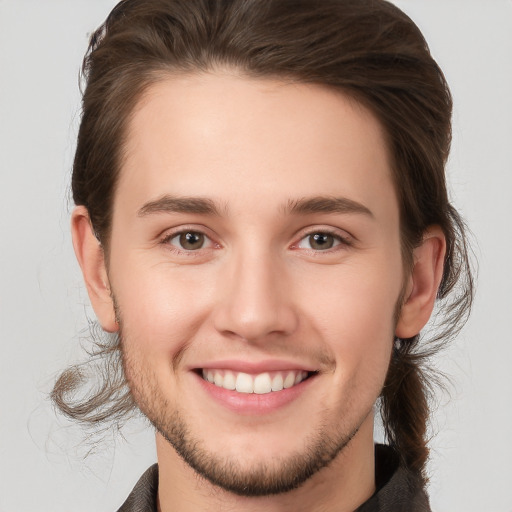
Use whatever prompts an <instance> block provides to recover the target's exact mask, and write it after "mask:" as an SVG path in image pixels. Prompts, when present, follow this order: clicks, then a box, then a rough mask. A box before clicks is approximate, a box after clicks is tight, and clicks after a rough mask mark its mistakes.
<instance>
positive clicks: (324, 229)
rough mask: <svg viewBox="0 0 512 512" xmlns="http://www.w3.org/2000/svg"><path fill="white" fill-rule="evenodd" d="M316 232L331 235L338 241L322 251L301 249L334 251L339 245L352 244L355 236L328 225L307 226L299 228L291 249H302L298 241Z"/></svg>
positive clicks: (346, 245) (348, 245)
mask: <svg viewBox="0 0 512 512" xmlns="http://www.w3.org/2000/svg"><path fill="white" fill-rule="evenodd" d="M317 233H323V234H326V235H331V236H333V237H334V238H336V239H337V240H338V241H339V242H340V243H339V244H336V245H335V246H334V247H331V248H330V249H325V250H323V251H319V250H315V249H303V250H306V251H307V250H309V251H313V252H315V253H321V252H325V253H328V252H329V251H335V250H336V248H338V247H339V246H340V245H341V246H345V247H350V246H352V245H354V241H355V238H354V237H353V236H352V235H350V234H349V233H348V232H347V231H345V230H341V229H339V228H334V227H328V226H321V225H318V226H308V227H307V228H303V229H301V231H300V232H299V233H298V234H297V236H296V237H295V240H296V242H294V243H293V244H292V245H291V248H292V249H302V248H301V247H299V244H300V242H302V241H303V240H304V239H305V238H307V237H309V236H311V235H315V234H317Z"/></svg>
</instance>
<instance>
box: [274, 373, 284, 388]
mask: <svg viewBox="0 0 512 512" xmlns="http://www.w3.org/2000/svg"><path fill="white" fill-rule="evenodd" d="M282 389H283V376H282V375H281V374H280V373H278V374H277V375H276V376H275V377H274V378H273V379H272V391H281V390H282Z"/></svg>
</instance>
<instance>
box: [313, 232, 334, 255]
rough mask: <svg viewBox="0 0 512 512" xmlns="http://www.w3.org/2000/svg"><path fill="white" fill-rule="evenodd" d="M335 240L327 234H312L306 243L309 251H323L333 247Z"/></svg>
mask: <svg viewBox="0 0 512 512" xmlns="http://www.w3.org/2000/svg"><path fill="white" fill-rule="evenodd" d="M335 241H336V240H335V238H334V236H333V235H331V234H329V233H313V234H312V235H309V236H308V242H309V246H310V247H311V249H314V250H315V251H325V250H326V249H331V248H332V247H334V243H335Z"/></svg>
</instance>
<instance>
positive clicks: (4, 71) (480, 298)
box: [0, 0, 512, 512]
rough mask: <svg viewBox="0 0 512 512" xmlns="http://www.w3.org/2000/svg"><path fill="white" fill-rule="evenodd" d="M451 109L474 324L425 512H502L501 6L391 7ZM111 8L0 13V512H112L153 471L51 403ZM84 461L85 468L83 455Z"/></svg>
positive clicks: (505, 507)
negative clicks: (74, 216)
mask: <svg viewBox="0 0 512 512" xmlns="http://www.w3.org/2000/svg"><path fill="white" fill-rule="evenodd" d="M396 3H397V4H398V5H399V6H400V7H402V8H403V9H404V10H405V11H406V12H407V13H408V14H409V15H410V16H411V17H412V18H413V19H414V20H415V21H416V23H417V24H418V25H419V26H420V28H421V29H422V30H423V31H424V34H425V36H426V38H427V40H428V41H429V43H430V46H431V50H432V53H433V55H434V57H435V58H436V59H437V60H438V62H439V63H440V65H441V67H442V68H443V69H444V71H445V74H446V77H447V79H448V82H449V84H450V86H451V89H452V92H453V96H454V101H455V113H454V140H453V150H452V154H451V158H450V161H449V165H448V180H449V182H450V184H451V189H452V199H453V201H454V203H455V205H456V206H457V207H458V208H459V209H460V210H461V212H462V213H463V215H464V216H465V218H466V220H467V222H468V224H469V225H470V227H471V229H472V231H473V233H474V238H475V239H476V242H475V252H476V255H477V257H478V260H479V265H480V270H479V278H478V293H477V298H476V302H475V307H474V312H473V316H472V318H471V320H470V322H469V323H468V324H467V326H466V328H465V329H464V331H463V332H462V334H461V336H460V337H459V338H458V339H457V340H456V342H455V343H454V344H453V345H452V346H451V348H449V349H448V350H447V351H445V352H444V353H443V354H442V356H441V357H439V358H438V359H437V360H436V364H437V365H438V366H439V368H440V369H441V370H443V371H444V372H445V373H447V374H448V375H449V376H450V378H451V381H452V386H451V388H450V389H451V393H450V395H448V394H446V393H443V394H440V395H439V397H438V402H439V406H438V408H437V410H436V411H435V413H434V420H433V424H432V429H433V438H432V441H431V446H432V459H431V461H430V464H429V470H430V474H431V484H430V489H429V490H430V494H431V501H432V506H433V509H434V511H437V512H512V469H511V464H512V462H511V461H512V443H511V435H510V434H511V429H512V410H511V405H512V371H511V366H512V339H511V334H510V331H511V330H510V323H511V321H512V300H511V290H512V258H511V253H512V228H511V223H512V222H511V221H512V206H511V204H512V201H511V191H512V1H510V0H401V1H398V0H397V2H396ZM113 5H114V1H113V0H60V1H59V0H0V343H1V346H0V512H36V511H38V512H70V511H72V512H81V511H83V512H86V511H92V510H94V511H98V512H102V511H104V512H110V511H113V510H117V507H118V506H119V505H120V504H121V503H122V502H123V500H124V498H125V497H126V496H127V494H128V493H129V491H130V489H131V488H132V486H133V484H134V482H135V481H136V480H137V479H138V477H139V476H140V474H141V473H142V472H143V471H144V470H145V469H146V468H147V467H148V466H149V465H150V464H151V463H152V462H153V461H154V460H155V453H154V446H153V434H152V432H151V430H150V429H148V428H146V427H145V425H144V422H143V421H136V422H134V423H133V424H132V425H130V427H129V428H128V429H127V430H126V432H125V439H123V438H121V436H120V435H115V434H114V435H109V436H108V437H107V439H106V440H104V441H103V442H99V444H96V445H94V444H93V441H94V440H91V442H90V443H89V444H84V442H83V433H82V432H81V431H80V429H78V428H76V427H74V426H73V425H71V424H70V423H68V422H67V421H66V420H64V419H63V418H61V417H57V416H56V415H55V414H54V412H53V410H52V407H51V404H50V403H49V400H48V398H47V395H48V393H49V391H50V389H51V386H52V383H53V381H54V379H55V376H56V375H57V373H58V370H59V369H62V368H63V367H65V366H66V365H67V364H69V363H72V362H74V361H76V360H78V359H79V358H80V357H83V353H82V352H81V349H80V339H81V337H83V336H84V335H86V332H84V329H86V327H87V317H89V318H92V316H93V315H92V312H91V310H90V308H89V306H88V299H87V296H86V293H85V289H84V287H83V285H82V281H81V276H80V274H79V271H78V266H77V264H76V263H75V260H74V256H73V254H72V249H71V243H70V235H69V227H68V225H69V212H70V209H71V202H70V199H69V190H68V189H69V178H70V169H71V162H72V157H73V150H74V144H75V138H76V132H77V123H78V118H79V100H80V98H79V92H78V82H77V77H78V70H79V66H80V63H81V58H82V56H83V53H84V51H85V49H86V46H87V40H88V34H89V33H90V32H91V31H92V30H93V29H94V28H95V27H96V26H98V25H99V24H100V23H101V22H102V21H103V19H104V18H105V16H106V15H107V13H108V12H109V11H110V9H111V8H112V7H113ZM88 450H92V453H91V455H90V456H89V457H88V458H87V459H85V460H84V459H83V455H84V454H85V453H86V452H87V451H88Z"/></svg>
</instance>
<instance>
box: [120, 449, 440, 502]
mask: <svg viewBox="0 0 512 512" xmlns="http://www.w3.org/2000/svg"><path fill="white" fill-rule="evenodd" d="M375 481H376V487H377V490H376V492H375V494H374V495H373V496H372V497H371V498H370V499H369V500H368V501H366V502H365V503H363V504H362V505H361V506H360V507H359V508H358V509H357V510H356V511H354V512H431V510H430V505H429V503H428V498H427V495H426V493H425V491H424V489H423V484H422V481H421V478H420V477H419V476H418V475H415V474H414V473H412V472H410V471H408V470H406V469H404V468H401V467H399V464H398V458H397V457H396V455H395V453H394V452H393V450H391V448H389V447H387V446H383V445H376V447H375ZM157 490H158V465H157V464H155V465H153V466H151V467H150V468H149V469H148V470H147V471H146V472H145V473H144V474H143V475H142V477H141V478H140V480H139V481H138V482H137V485H136V486H135V488H134V489H133V491H132V493H131V494H130V496H129V497H128V499H127V500H126V501H125V502H124V504H123V505H122V507H121V508H120V509H119V510H118V512H157V506H156V496H157ZM333 512H334V511H333Z"/></svg>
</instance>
